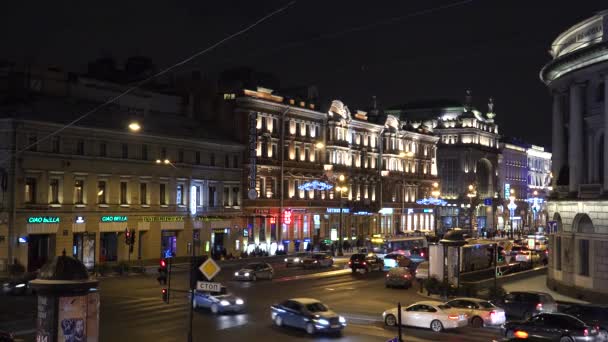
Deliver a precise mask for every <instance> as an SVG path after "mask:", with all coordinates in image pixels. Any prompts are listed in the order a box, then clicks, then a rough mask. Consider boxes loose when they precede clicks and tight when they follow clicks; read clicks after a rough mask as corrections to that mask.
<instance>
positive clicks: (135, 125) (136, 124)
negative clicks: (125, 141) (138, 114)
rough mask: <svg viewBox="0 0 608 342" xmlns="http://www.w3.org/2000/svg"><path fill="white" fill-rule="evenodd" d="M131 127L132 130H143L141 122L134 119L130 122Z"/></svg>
mask: <svg viewBox="0 0 608 342" xmlns="http://www.w3.org/2000/svg"><path fill="white" fill-rule="evenodd" d="M129 129H130V130H131V132H139V130H141V126H140V125H139V122H137V121H133V122H131V123H130V124H129Z"/></svg>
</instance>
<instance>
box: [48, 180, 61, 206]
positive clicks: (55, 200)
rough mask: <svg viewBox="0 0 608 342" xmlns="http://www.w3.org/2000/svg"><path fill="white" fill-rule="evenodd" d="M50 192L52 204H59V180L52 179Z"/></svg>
mask: <svg viewBox="0 0 608 342" xmlns="http://www.w3.org/2000/svg"><path fill="white" fill-rule="evenodd" d="M49 192H50V196H51V197H50V199H49V202H50V203H51V204H59V179H51V180H50V182H49Z"/></svg>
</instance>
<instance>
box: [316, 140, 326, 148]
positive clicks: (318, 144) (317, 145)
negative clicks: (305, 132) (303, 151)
mask: <svg viewBox="0 0 608 342" xmlns="http://www.w3.org/2000/svg"><path fill="white" fill-rule="evenodd" d="M315 147H316V148H323V147H325V144H323V143H322V142H320V141H319V142H318V143H316V144H315Z"/></svg>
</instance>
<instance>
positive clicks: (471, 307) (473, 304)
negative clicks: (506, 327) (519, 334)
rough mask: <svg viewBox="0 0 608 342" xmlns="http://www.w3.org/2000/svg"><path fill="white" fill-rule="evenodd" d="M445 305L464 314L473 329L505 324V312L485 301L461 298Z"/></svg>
mask: <svg viewBox="0 0 608 342" xmlns="http://www.w3.org/2000/svg"><path fill="white" fill-rule="evenodd" d="M446 304H448V305H449V306H451V307H453V308H457V309H460V310H462V311H463V312H464V313H466V314H467V316H468V318H469V322H470V323H471V326H473V327H474V328H481V327H483V326H491V325H501V324H503V323H505V317H506V316H505V310H503V309H501V308H499V307H497V306H496V305H494V304H492V303H490V302H488V301H487V300H483V299H478V298H466V297H462V298H455V299H452V300H450V301H449V302H447V303H446Z"/></svg>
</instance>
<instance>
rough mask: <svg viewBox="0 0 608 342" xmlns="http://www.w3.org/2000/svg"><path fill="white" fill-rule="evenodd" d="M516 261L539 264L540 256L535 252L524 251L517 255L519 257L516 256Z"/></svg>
mask: <svg viewBox="0 0 608 342" xmlns="http://www.w3.org/2000/svg"><path fill="white" fill-rule="evenodd" d="M515 261H516V262H524V263H532V264H538V263H539V262H540V255H539V254H538V253H537V252H535V251H531V250H529V249H522V250H520V251H519V252H518V253H517V255H515Z"/></svg>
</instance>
